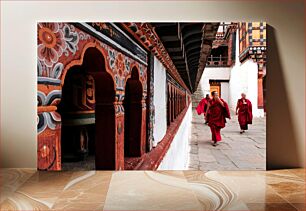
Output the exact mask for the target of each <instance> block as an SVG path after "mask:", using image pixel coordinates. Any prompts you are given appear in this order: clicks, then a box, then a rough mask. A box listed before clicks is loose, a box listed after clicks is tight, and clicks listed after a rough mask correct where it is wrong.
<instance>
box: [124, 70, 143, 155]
mask: <svg viewBox="0 0 306 211" xmlns="http://www.w3.org/2000/svg"><path fill="white" fill-rule="evenodd" d="M142 91H143V90H142V84H141V82H140V81H139V74H138V70H137V69H136V68H133V69H132V73H131V78H129V79H128V80H127V82H126V87H125V99H124V102H123V105H124V111H125V115H124V119H125V121H124V154H125V157H138V156H141V153H142V149H141V147H142V146H141V138H142V137H141V134H142V133H141V130H142V105H141V100H142Z"/></svg>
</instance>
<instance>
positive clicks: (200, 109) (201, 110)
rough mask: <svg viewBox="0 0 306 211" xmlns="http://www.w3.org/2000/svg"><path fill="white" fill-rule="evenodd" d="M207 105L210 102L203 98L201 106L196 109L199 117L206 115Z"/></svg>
mask: <svg viewBox="0 0 306 211" xmlns="http://www.w3.org/2000/svg"><path fill="white" fill-rule="evenodd" d="M207 103H208V100H207V99H206V98H203V99H202V100H201V101H200V103H199V105H198V106H197V107H196V110H197V113H198V115H201V114H203V113H204V115H205V112H206V109H207Z"/></svg>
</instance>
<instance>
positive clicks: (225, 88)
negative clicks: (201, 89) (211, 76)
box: [221, 82, 229, 102]
mask: <svg viewBox="0 0 306 211" xmlns="http://www.w3.org/2000/svg"><path fill="white" fill-rule="evenodd" d="M221 97H222V99H223V100H225V101H226V102H228V101H229V83H228V82H221Z"/></svg>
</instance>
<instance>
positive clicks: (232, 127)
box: [189, 109, 266, 171]
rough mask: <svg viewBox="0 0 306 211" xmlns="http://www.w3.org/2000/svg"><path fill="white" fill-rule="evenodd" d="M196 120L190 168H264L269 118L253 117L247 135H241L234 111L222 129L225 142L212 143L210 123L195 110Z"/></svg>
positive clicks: (190, 142)
mask: <svg viewBox="0 0 306 211" xmlns="http://www.w3.org/2000/svg"><path fill="white" fill-rule="evenodd" d="M192 114H193V119H192V126H191V137H190V139H189V145H190V152H189V155H190V156H189V169H190V170H203V171H209V170H265V169H266V118H254V119H253V124H252V125H250V126H249V130H248V131H247V132H246V133H245V134H240V133H239V131H240V128H239V123H238V118H237V116H236V115H234V114H232V116H231V117H232V119H231V120H227V124H226V127H225V128H223V129H222V130H221V135H222V141H221V142H219V145H218V146H216V147H214V146H212V145H211V133H210V128H209V126H207V125H205V124H204V117H203V115H200V116H199V115H197V113H196V111H195V110H194V109H193V111H192Z"/></svg>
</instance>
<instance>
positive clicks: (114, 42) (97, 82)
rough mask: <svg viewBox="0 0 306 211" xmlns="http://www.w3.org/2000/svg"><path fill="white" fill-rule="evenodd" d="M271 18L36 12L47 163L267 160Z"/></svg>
mask: <svg viewBox="0 0 306 211" xmlns="http://www.w3.org/2000/svg"><path fill="white" fill-rule="evenodd" d="M267 47H268V46H267V40H266V23H265V22H188V23H187V22H150V23H148V22H121V23H119V22H116V23H107V22H74V23H68V22H39V23H37V74H38V75H37V76H38V77H37V111H38V112H37V147H38V148H37V168H38V169H39V170H47V171H57V170H203V171H208V170H265V168H266V112H265V105H266V92H267V90H266V50H267Z"/></svg>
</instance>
